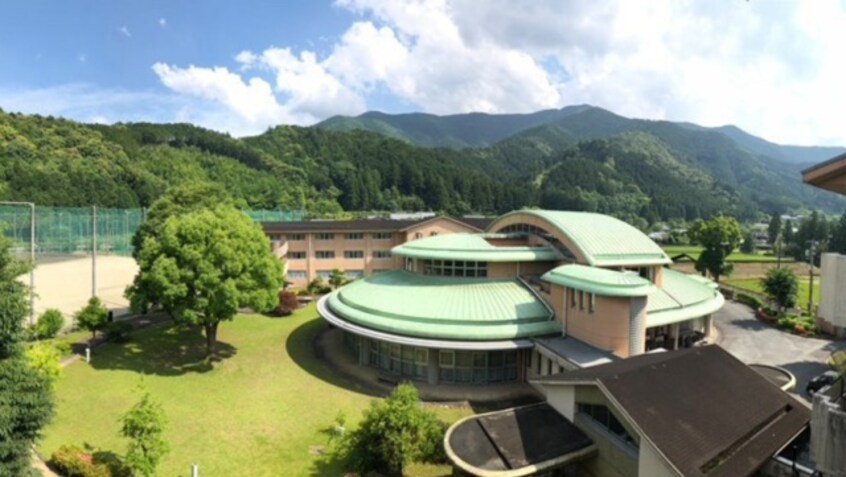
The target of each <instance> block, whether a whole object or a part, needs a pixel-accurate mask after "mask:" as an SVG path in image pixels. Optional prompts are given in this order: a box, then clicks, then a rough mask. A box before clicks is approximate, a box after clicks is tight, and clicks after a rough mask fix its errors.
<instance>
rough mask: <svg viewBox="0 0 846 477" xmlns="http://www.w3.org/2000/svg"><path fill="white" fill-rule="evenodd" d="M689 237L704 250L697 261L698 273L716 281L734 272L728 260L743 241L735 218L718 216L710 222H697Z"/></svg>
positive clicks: (690, 230) (688, 232)
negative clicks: (705, 274)
mask: <svg viewBox="0 0 846 477" xmlns="http://www.w3.org/2000/svg"><path fill="white" fill-rule="evenodd" d="M687 235H688V237H689V238H690V240H691V241H692V242H693V243H696V244H698V245H701V246H702V247H703V248H704V250H702V253H701V254H699V258H698V259H697V260H696V270H697V271H699V272H700V273H703V274H704V273H705V272H707V273H710V274H711V276H712V277H714V280H715V281H719V280H720V277H721V276H723V275H728V274H730V273H731V272H732V270H733V268H734V267H733V266H732V264H730V263H728V262H726V259H727V258H728V256H729V255H730V254H731V253H732V252H733V251H734V249H735V248H737V246H738V245H740V242H741V241H742V240H743V233H742V232H741V230H740V224H738V223H737V220H736V219H735V218H734V217H728V216H725V215H717V216H715V217H713V218H711V219H710V220H708V221H702V220H697V221H696V222H694V223H693V225H691V227H690V228H689V229H688V231H687Z"/></svg>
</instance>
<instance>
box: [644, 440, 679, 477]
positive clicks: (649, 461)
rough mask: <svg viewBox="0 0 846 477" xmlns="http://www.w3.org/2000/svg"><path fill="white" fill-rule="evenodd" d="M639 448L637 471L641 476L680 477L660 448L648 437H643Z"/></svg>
mask: <svg viewBox="0 0 846 477" xmlns="http://www.w3.org/2000/svg"><path fill="white" fill-rule="evenodd" d="M639 450H640V452H639V454H638V466H637V471H638V475H639V476H640V477H678V476H679V475H680V474H679V473H678V472H676V471H675V470H673V469H672V468H671V467H670V466H669V465H668V464H667V461H666V460H665V459H664V458H663V457H661V454H659V453H658V450H656V449H655V447H653V446H652V444H650V443H649V442H648V441H647V440H646V439H641V441H640V449H639Z"/></svg>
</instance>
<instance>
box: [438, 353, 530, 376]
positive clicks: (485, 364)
mask: <svg viewBox="0 0 846 477" xmlns="http://www.w3.org/2000/svg"><path fill="white" fill-rule="evenodd" d="M438 364H439V368H440V369H439V379H440V380H441V381H442V382H445V383H469V384H484V383H498V382H506V381H515V380H516V379H517V352H516V351H451V350H441V351H439V353H438Z"/></svg>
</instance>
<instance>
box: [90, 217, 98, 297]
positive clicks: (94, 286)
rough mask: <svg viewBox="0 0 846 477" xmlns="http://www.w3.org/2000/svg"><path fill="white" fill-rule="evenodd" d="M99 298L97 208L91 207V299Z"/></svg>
mask: <svg viewBox="0 0 846 477" xmlns="http://www.w3.org/2000/svg"><path fill="white" fill-rule="evenodd" d="M96 296H97V206H96V205H92V206H91V298H94V297H96Z"/></svg>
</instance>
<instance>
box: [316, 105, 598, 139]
mask: <svg viewBox="0 0 846 477" xmlns="http://www.w3.org/2000/svg"><path fill="white" fill-rule="evenodd" d="M585 109H590V106H567V107H565V108H562V109H547V110H544V111H538V112H535V113H529V114H485V113H469V114H454V115H449V116H437V115H434V114H425V113H408V114H385V113H380V112H377V111H370V112H367V113H364V114H362V115H360V116H356V117H349V116H333V117H331V118H329V119H327V120H325V121H322V122H320V123H317V124H316V125H315V127H317V128H320V129H328V130H330V131H353V130H358V129H361V130H365V131H371V132H376V133H379V134H382V135H385V136H388V137H392V138H395V139H400V140H403V141H405V142H407V143H409V144H414V145H417V146H424V147H449V148H453V149H463V148H468V147H473V148H478V147H487V146H491V145H493V144H495V143H497V142H499V141H501V140H503V139H505V138H507V137H510V136H513V135H514V134H517V133H518V132H520V131H525V130H526V129H531V128H533V127H536V126H540V125H543V124H549V123H551V122H554V121H557V120H559V119H563V118H566V117H567V116H570V115H573V114H577V113H579V112H582V111H584V110H585Z"/></svg>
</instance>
